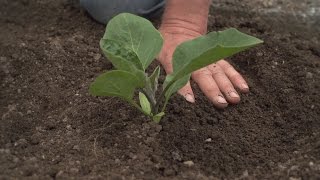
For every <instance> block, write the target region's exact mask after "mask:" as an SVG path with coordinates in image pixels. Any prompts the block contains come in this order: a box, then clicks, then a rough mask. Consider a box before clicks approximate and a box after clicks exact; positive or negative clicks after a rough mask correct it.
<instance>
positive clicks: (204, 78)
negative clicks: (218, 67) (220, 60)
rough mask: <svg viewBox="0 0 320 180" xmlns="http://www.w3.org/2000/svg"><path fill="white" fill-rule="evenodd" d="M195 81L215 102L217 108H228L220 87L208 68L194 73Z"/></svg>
mask: <svg viewBox="0 0 320 180" xmlns="http://www.w3.org/2000/svg"><path fill="white" fill-rule="evenodd" d="M192 78H193V80H194V81H195V82H196V83H197V84H198V86H199V87H200V89H201V90H202V92H203V93H204V94H205V95H206V96H207V97H208V98H209V99H210V100H211V101H212V102H213V104H214V105H215V106H216V107H217V108H225V107H227V106H228V103H227V101H226V100H225V98H224V97H223V95H222V94H221V92H220V90H219V87H218V85H217V84H216V82H215V80H214V79H213V77H212V73H211V72H210V71H209V70H208V68H202V69H200V70H197V71H195V72H194V73H192Z"/></svg>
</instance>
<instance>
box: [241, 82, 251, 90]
mask: <svg viewBox="0 0 320 180" xmlns="http://www.w3.org/2000/svg"><path fill="white" fill-rule="evenodd" d="M241 88H242V89H249V86H248V85H247V84H245V83H243V84H241Z"/></svg>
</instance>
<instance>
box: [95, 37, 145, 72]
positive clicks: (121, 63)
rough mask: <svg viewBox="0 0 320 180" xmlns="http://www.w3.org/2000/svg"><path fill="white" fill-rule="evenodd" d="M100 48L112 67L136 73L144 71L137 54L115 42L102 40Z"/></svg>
mask: <svg viewBox="0 0 320 180" xmlns="http://www.w3.org/2000/svg"><path fill="white" fill-rule="evenodd" d="M100 48H101V49H102V52H103V53H104V55H105V56H106V57H107V58H108V59H109V60H110V61H111V63H112V65H113V66H114V67H115V68H117V69H118V70H124V71H129V72H132V71H136V69H138V70H142V69H143V67H142V64H141V62H140V60H139V58H138V56H137V54H136V53H135V52H133V51H132V50H131V49H128V48H125V47H123V46H121V45H120V44H119V43H118V42H116V41H113V40H107V39H101V40H100Z"/></svg>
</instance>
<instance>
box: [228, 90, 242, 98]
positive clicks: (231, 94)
mask: <svg viewBox="0 0 320 180" xmlns="http://www.w3.org/2000/svg"><path fill="white" fill-rule="evenodd" d="M229 96H230V97H232V98H239V97H240V96H239V95H238V93H236V92H234V91H231V92H229Z"/></svg>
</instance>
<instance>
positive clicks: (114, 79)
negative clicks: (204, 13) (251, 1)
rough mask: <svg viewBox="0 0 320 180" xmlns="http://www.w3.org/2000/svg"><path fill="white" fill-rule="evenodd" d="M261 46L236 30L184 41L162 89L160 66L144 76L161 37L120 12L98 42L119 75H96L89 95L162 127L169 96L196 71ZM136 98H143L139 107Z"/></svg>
mask: <svg viewBox="0 0 320 180" xmlns="http://www.w3.org/2000/svg"><path fill="white" fill-rule="evenodd" d="M262 42H263V41H261V40H260V39H257V38H255V37H252V36H249V35H247V34H244V33H241V32H239V31H238V30H236V29H234V28H231V29H227V30H224V31H218V32H210V33H208V34H206V35H204V36H201V37H198V38H196V39H193V40H190V41H186V42H184V43H182V44H180V45H179V46H178V47H177V48H176V50H175V51H174V53H173V57H172V64H173V73H172V74H169V75H167V76H166V79H165V81H164V83H163V84H162V88H158V86H159V85H158V78H159V75H160V67H159V66H158V67H157V68H155V70H154V71H153V73H152V74H151V75H148V74H146V72H145V71H146V69H147V68H148V66H149V65H150V64H151V62H152V61H153V60H154V59H155V58H156V57H157V55H158V54H159V52H160V50H161V48H162V44H163V39H162V37H161V34H160V32H159V31H158V30H157V29H156V28H155V27H154V26H153V25H152V23H151V22H150V21H148V20H147V19H144V18H142V17H139V16H136V15H133V14H129V13H122V14H119V15H117V16H115V17H114V18H113V19H111V20H110V21H109V23H108V25H107V27H106V31H105V34H104V36H103V38H102V39H101V40H100V47H101V49H102V51H103V53H104V55H105V56H106V57H107V59H108V60H110V61H111V63H112V64H113V66H114V67H115V69H116V70H112V71H108V72H106V73H103V74H101V75H100V76H98V77H97V78H96V80H95V81H94V82H93V83H92V84H91V86H90V93H91V94H92V95H94V96H113V97H119V98H121V99H123V100H125V101H127V102H128V103H130V104H131V105H133V106H134V107H136V108H137V109H139V110H140V111H141V112H142V113H144V114H145V115H147V116H150V117H151V118H152V119H153V120H154V121H156V122H159V121H160V119H161V117H162V116H163V115H164V114H165V113H164V110H165V108H166V105H167V103H168V101H169V99H170V97H171V96H172V95H173V94H174V93H176V92H177V91H178V90H179V89H180V88H182V87H183V86H184V85H185V84H186V83H187V82H188V81H189V79H190V75H191V73H192V72H193V71H195V70H198V69H200V68H202V67H205V66H207V65H209V64H212V63H214V62H216V61H218V60H220V59H223V58H226V57H229V56H231V55H233V54H236V53H238V52H240V51H243V50H245V49H248V48H250V47H253V46H255V45H257V44H260V43H262ZM158 91H159V92H158ZM135 94H139V103H137V102H136V101H135V98H134V95H135ZM157 94H158V95H159V96H157V97H156V95H157ZM136 99H137V98H136Z"/></svg>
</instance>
